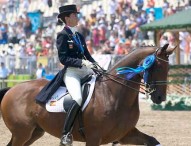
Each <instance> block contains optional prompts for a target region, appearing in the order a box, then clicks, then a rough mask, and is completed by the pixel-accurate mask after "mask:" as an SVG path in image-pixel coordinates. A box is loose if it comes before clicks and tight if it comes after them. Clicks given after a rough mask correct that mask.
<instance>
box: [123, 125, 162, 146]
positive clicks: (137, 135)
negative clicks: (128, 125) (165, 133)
mask: <svg viewBox="0 0 191 146" xmlns="http://www.w3.org/2000/svg"><path fill="white" fill-rule="evenodd" d="M119 143H121V144H133V145H147V146H161V145H160V143H159V142H158V141H157V140H156V139H155V138H154V137H152V136H149V135H146V134H144V133H142V132H140V131H139V130H138V129H137V128H134V129H132V130H131V131H130V132H129V133H127V135H125V136H124V137H123V138H122V139H120V140H119Z"/></svg>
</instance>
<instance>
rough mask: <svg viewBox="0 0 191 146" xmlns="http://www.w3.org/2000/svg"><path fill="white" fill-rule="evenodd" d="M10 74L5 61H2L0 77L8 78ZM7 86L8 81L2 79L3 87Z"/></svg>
mask: <svg viewBox="0 0 191 146" xmlns="http://www.w3.org/2000/svg"><path fill="white" fill-rule="evenodd" d="M8 76H9V70H8V69H7V68H6V67H5V63H4V62H1V66H0V79H1V80H6V79H7V78H8ZM5 87H7V82H4V81H2V82H1V88H5Z"/></svg>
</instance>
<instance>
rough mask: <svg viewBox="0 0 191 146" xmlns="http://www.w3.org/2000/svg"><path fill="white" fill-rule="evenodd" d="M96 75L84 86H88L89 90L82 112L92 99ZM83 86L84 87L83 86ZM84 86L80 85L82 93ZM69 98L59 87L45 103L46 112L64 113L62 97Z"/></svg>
mask: <svg viewBox="0 0 191 146" xmlns="http://www.w3.org/2000/svg"><path fill="white" fill-rule="evenodd" d="M95 81H96V75H93V76H92V79H91V80H90V81H89V82H88V83H85V84H90V90H89V94H88V97H87V99H86V101H85V103H84V105H83V106H82V111H83V110H84V109H85V108H86V107H87V105H88V103H89V102H90V99H91V97H92V94H93V91H94V87H95ZM85 84H84V85H85ZM84 85H82V91H83V90H84ZM65 96H70V95H69V93H68V92H67V89H66V87H59V88H58V90H57V91H56V92H55V93H54V94H53V95H52V97H51V98H50V99H49V100H48V102H47V103H46V110H47V111H49V112H66V111H65V110H64V107H63V102H64V97H65Z"/></svg>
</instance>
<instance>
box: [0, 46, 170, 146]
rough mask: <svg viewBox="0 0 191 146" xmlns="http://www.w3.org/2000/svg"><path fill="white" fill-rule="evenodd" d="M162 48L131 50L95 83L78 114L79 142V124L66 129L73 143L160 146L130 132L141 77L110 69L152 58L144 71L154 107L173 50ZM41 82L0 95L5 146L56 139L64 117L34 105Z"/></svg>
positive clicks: (163, 86)
mask: <svg viewBox="0 0 191 146" xmlns="http://www.w3.org/2000/svg"><path fill="white" fill-rule="evenodd" d="M167 48H168V45H165V46H163V47H162V48H159V49H157V47H148V46H147V47H146V46H145V47H143V48H140V49H136V50H134V51H132V52H131V53H129V54H128V55H126V56H125V57H123V59H121V60H120V61H119V62H118V63H116V64H115V65H114V66H113V67H112V68H111V69H110V70H109V71H107V72H106V73H105V75H103V77H102V78H100V79H99V80H98V81H96V84H95V89H94V93H93V97H92V98H91V100H90V103H89V104H88V106H87V107H86V108H85V110H84V111H83V113H82V118H83V123H84V131H85V138H84V137H83V136H82V135H81V134H80V133H79V132H78V130H79V123H78V120H76V121H75V123H74V127H73V131H72V134H73V137H74V140H75V141H81V142H86V146H99V145H102V144H107V143H111V142H114V141H117V142H119V143H120V144H133V145H144V144H146V145H148V146H154V145H160V143H159V142H158V141H157V140H156V139H155V138H154V137H152V136H149V135H147V134H144V133H142V132H140V131H139V130H138V129H137V128H136V124H137V122H138V119H139V113H140V111H139V98H138V95H139V89H140V83H141V80H142V78H143V74H142V73H139V74H137V75H135V76H134V77H133V78H132V79H131V80H125V75H116V68H119V67H126V66H128V67H134V68H135V67H137V66H138V65H140V64H142V62H143V60H144V58H146V57H147V56H148V55H151V54H154V55H155V57H156V60H155V62H154V64H153V65H152V67H151V68H150V69H149V76H148V85H149V87H150V89H153V91H154V92H152V93H151V99H152V101H153V102H154V103H157V104H160V103H161V102H162V101H165V99H166V88H167V85H166V84H165V82H166V81H167V74H168V66H169V63H168V56H169V55H170V54H171V53H172V52H173V50H174V48H173V49H171V48H170V49H169V48H168V49H167ZM163 82H164V84H161V83H163ZM47 83H48V81H47V80H46V79H37V80H31V81H27V82H23V83H19V84H17V85H15V86H14V87H12V88H7V89H2V90H1V91H0V99H1V100H0V101H1V114H2V117H3V120H4V122H5V125H6V126H7V127H8V129H9V130H10V132H11V134H12V138H11V140H10V142H9V143H8V146H28V145H31V144H32V143H33V142H35V141H36V140H37V139H39V138H40V137H42V136H43V134H44V133H45V132H48V133H49V134H51V135H53V136H55V137H57V138H60V137H61V133H62V128H63V125H64V119H65V116H66V115H65V113H51V112H48V111H47V110H46V109H45V107H44V106H41V105H39V104H37V103H36V101H35V97H36V96H37V94H38V93H39V92H40V90H41V89H42V88H43V87H44V86H45V85H46V84H47Z"/></svg>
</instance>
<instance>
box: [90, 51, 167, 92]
mask: <svg viewBox="0 0 191 146" xmlns="http://www.w3.org/2000/svg"><path fill="white" fill-rule="evenodd" d="M157 51H158V49H157V50H156V51H155V53H154V55H155V57H156V59H157V60H160V61H163V62H165V63H169V61H168V60H165V59H163V58H160V57H158V56H157ZM167 57H168V56H167ZM157 60H155V61H157ZM96 66H97V67H98V68H99V69H97V68H95V69H93V70H94V71H95V72H97V73H98V74H100V75H104V76H105V77H107V78H108V79H106V80H102V82H105V81H108V80H112V81H114V82H116V83H118V84H121V85H123V86H125V87H128V88H130V89H132V90H135V91H137V92H140V93H142V94H146V95H150V94H152V93H153V92H155V91H156V89H155V88H151V86H153V85H154V86H156V85H166V84H167V81H152V82H148V83H143V82H136V81H133V80H127V79H125V78H123V77H120V76H117V75H112V74H110V73H107V72H106V71H105V70H104V69H103V68H102V67H100V66H99V65H98V64H96ZM115 78H117V79H120V80H123V81H119V80H117V79H115ZM125 82H131V83H134V84H138V85H140V89H142V90H138V89H135V88H133V87H131V86H129V85H127V84H126V83H125ZM142 86H143V87H145V88H143V87H142ZM143 91H145V92H143Z"/></svg>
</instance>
